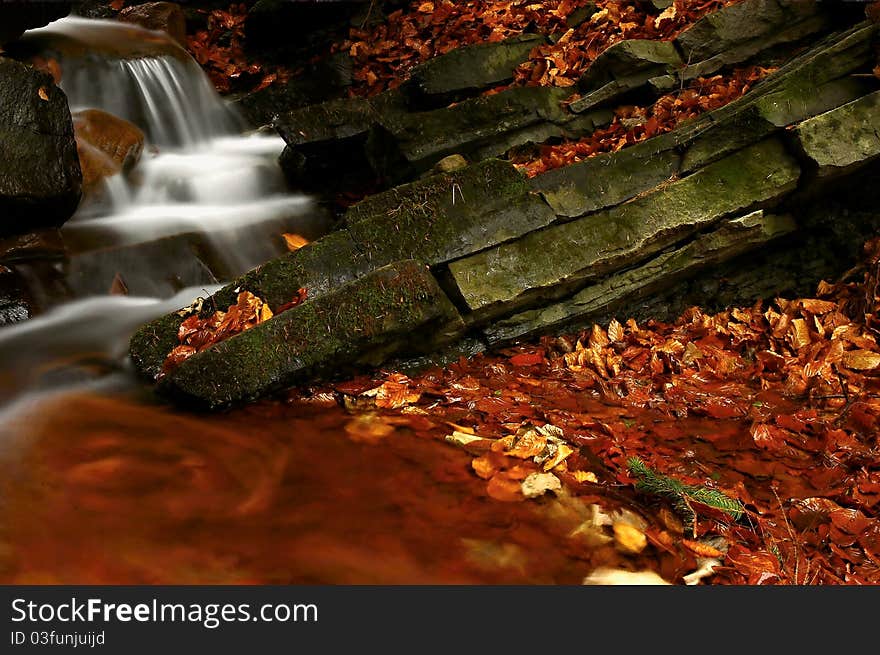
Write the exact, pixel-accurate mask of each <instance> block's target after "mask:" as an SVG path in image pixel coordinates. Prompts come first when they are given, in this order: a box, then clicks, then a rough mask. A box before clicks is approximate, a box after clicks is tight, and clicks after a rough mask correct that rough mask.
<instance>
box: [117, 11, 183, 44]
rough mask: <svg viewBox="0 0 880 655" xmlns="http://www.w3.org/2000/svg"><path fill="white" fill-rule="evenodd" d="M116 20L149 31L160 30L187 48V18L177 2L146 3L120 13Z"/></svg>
mask: <svg viewBox="0 0 880 655" xmlns="http://www.w3.org/2000/svg"><path fill="white" fill-rule="evenodd" d="M116 19H117V20H120V21H122V22H123V23H134V24H135V25H140V26H141V27H145V28H147V29H148V30H160V31H162V32H165V33H166V34H168V35H169V36H171V38H173V39H174V40H175V41H177V42H178V43H179V44H180V45H182V46H186V17H185V16H184V13H183V9H182V8H181V6H180V5H179V4H177V3H176V2H146V3H144V4H141V5H134V6H132V7H126V8H124V9H123V10H122V11H120V12H119V15H118V16H117V17H116Z"/></svg>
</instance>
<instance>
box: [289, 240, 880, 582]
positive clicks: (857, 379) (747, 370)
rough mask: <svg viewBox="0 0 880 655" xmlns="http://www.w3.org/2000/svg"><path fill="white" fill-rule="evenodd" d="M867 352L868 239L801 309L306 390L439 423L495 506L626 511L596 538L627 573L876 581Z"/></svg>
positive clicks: (875, 358)
mask: <svg viewBox="0 0 880 655" xmlns="http://www.w3.org/2000/svg"><path fill="white" fill-rule="evenodd" d="M878 338H880V238H876V239H874V240H872V241H870V242H869V243H868V244H867V245H866V247H865V257H864V262H863V263H862V264H861V265H860V266H859V267H857V268H855V269H853V270H852V271H850V272H849V273H848V274H847V275H845V276H844V277H843V278H842V279H841V281H840V282H838V283H835V284H831V283H828V282H825V281H823V282H821V283H820V284H819V286H818V289H817V293H816V296H815V297H813V298H795V299H785V298H777V299H775V300H774V301H773V302H772V303H768V304H766V306H765V303H762V302H756V303H755V304H754V305H753V306H751V307H743V308H732V309H729V310H727V311H723V312H720V313H717V314H713V315H709V314H706V313H704V312H702V311H701V310H700V309H698V308H691V309H689V310H688V311H687V312H685V313H684V314H683V315H682V316H681V317H680V318H679V319H678V320H676V321H675V322H673V323H665V322H660V321H647V322H645V323H644V324H643V325H639V324H638V323H637V322H636V321H634V320H632V319H630V320H627V321H626V322H625V323H621V322H619V321H617V320H612V321H610V322H609V323H608V325H607V326H605V327H602V326H599V325H594V326H592V328H591V329H589V330H585V331H583V332H581V333H579V334H573V335H562V336H558V337H545V338H543V339H541V340H540V341H539V342H536V343H531V344H527V345H522V346H517V347H513V348H510V349H507V350H504V351H502V352H500V353H497V354H493V355H478V356H475V357H473V358H471V359H464V358H462V359H461V360H460V361H459V362H458V363H456V364H454V365H452V366H449V367H447V368H445V369H434V370H431V371H428V372H426V373H424V374H422V375H420V376H418V377H414V378H409V377H407V376H404V375H402V374H399V373H397V374H392V375H385V376H379V377H378V378H375V379H372V378H361V379H356V380H350V381H347V382H344V383H339V384H336V385H334V386H333V387H332V388H331V389H329V390H328V389H323V390H321V389H319V390H317V391H315V390H312V392H311V393H312V394H317V395H322V394H323V395H327V394H328V393H332V394H336V395H337V396H340V395H341V397H342V398H343V400H344V402H345V404H346V405H347V406H349V407H350V408H352V409H358V410H362V409H363V407H364V406H370V407H372V408H373V410H374V411H375V410H379V411H382V412H386V413H394V414H395V415H396V416H398V417H402V416H407V415H408V416H421V417H425V418H428V417H430V419H431V420H434V421H445V422H446V425H447V426H449V427H448V428H447V430H446V431H445V434H446V437H445V438H446V440H447V441H448V442H450V443H453V444H455V445H457V446H459V447H461V448H464V449H465V450H467V451H468V452H469V453H471V454H472V456H473V460H472V463H471V467H472V469H473V472H474V475H476V476H478V477H480V478H483V479H484V480H486V481H487V482H486V484H487V487H486V489H487V493H488V495H489V496H491V497H492V498H494V499H496V500H498V501H505V502H526V501H528V502H538V503H544V502H546V501H547V498H548V497H552V496H554V495H556V496H559V497H561V498H571V497H574V498H577V499H580V500H582V501H584V502H588V501H589V502H596V503H600V504H603V505H607V504H608V503H615V504H616V505H617V506H618V507H621V506H622V507H624V508H626V510H627V511H629V512H630V513H631V514H632V515H634V516H637V517H638V521H636V520H634V519H633V520H627V521H625V522H624V523H626V526H623V525H619V526H618V523H620V521H617V522H614V524H613V525H611V526H609V528H608V529H611V528H613V539H614V541H615V543H616V545H617V549H618V551H620V552H622V553H624V554H625V555H626V556H627V557H629V558H630V562H631V568H638V567H642V568H644V567H651V566H657V562H659V561H661V559H662V560H663V561H667V562H668V561H670V558H671V560H672V561H673V562H675V563H674V564H673V565H671V568H669V567H667V568H666V570H665V572H664V573H665V576H666V579H667V580H671V581H673V582H680V581H681V580H682V579H683V578H684V577H686V576H687V575H690V576H691V577H690V578H689V580H690V582H692V583H696V582H699V581H700V580H707V581H709V582H711V583H713V584H808V583H809V584H862V583H874V584H876V583H880V518H878V512H877V510H878V507H880V442H878V438H880V430H878V425H880V344H878ZM295 393H299V394H301V393H303V392H302V391H299V392H295ZM450 428H451V430H450ZM450 431H451V434H450ZM634 462H638V464H634ZM683 502H684V504H685V505H686V508H685V509H686V510H687V511H682V510H683V507H682V503H683ZM610 538H612V537H609V539H610ZM688 571H691V572H692V573H687V572H688Z"/></svg>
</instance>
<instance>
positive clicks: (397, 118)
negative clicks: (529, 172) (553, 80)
mask: <svg viewBox="0 0 880 655" xmlns="http://www.w3.org/2000/svg"><path fill="white" fill-rule="evenodd" d="M569 95H571V89H559V88H552V87H514V88H510V89H508V90H506V91H502V92H501V93H496V94H494V95H490V96H479V97H476V98H470V99H468V100H465V101H463V102H460V103H459V104H456V105H454V106H452V107H446V108H443V109H435V110H433V111H425V112H415V113H403V112H394V113H386V114H385V115H383V116H382V127H383V128H384V129H385V130H386V131H387V132H388V134H389V137H390V139H391V140H392V141H393V143H394V146H395V147H396V149H397V150H398V151H399V152H400V154H401V155H402V157H403V159H404V160H405V161H406V162H408V163H409V164H410V165H411V166H412V167H413V169H414V170H416V171H417V172H422V171H426V170H428V169H430V168H431V166H433V165H434V164H435V163H437V162H438V161H439V160H441V159H443V157H446V156H447V155H450V154H454V153H457V154H461V155H464V156H466V157H468V156H472V157H473V158H475V159H480V158H486V157H492V156H497V155H500V154H502V153H504V152H505V151H507V150H508V149H509V148H511V147H512V146H514V145H519V144H522V143H525V142H526V141H528V140H530V137H531V135H528V136H526V137H523V134H524V132H523V131H524V130H526V129H528V128H534V127H536V126H538V127H549V128H550V132H549V133H550V134H555V135H556V136H562V135H565V134H567V133H568V132H567V131H566V129H565V124H566V123H568V122H570V121H571V120H572V119H573V118H574V117H573V115H570V114H569V113H568V112H566V111H565V110H564V109H563V108H562V107H561V105H560V102H561V101H562V100H563V99H565V98H566V97H568V96H569ZM511 135H513V136H515V138H513V139H510V138H508V137H509V136H511ZM542 136H543V138H546V136H547V135H546V134H544V135H542ZM475 153H479V154H475Z"/></svg>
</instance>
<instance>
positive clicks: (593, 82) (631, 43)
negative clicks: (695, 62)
mask: <svg viewBox="0 0 880 655" xmlns="http://www.w3.org/2000/svg"><path fill="white" fill-rule="evenodd" d="M683 66H684V62H682V60H681V57H680V56H679V54H678V50H676V48H675V44H673V43H672V42H671V41H650V40H647V39H627V40H625V41H618V42H617V43H615V44H614V45H612V46H610V47H608V48H606V49H605V50H604V51H603V52H602V54H600V55H599V56H598V57H597V58H596V60H595V61H594V62H593V63H592V64H590V67H589V68H588V69H587V71H586V72H585V73H584V74H583V75H582V76H581V79H580V80H579V86H580V88H581V90H583V91H592V90H595V89H598V88H599V87H601V86H604V85H605V84H608V83H609V82H612V81H614V80H621V79H627V78H629V77H631V76H634V75H636V74H640V75H645V74H647V73H649V72H650V75H649V76H648V77H655V76H657V75H663V74H666V73H671V72H673V71H675V70H677V69H679V68H681V67H683ZM645 79H648V78H645Z"/></svg>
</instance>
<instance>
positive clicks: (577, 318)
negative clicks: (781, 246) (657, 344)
mask: <svg viewBox="0 0 880 655" xmlns="http://www.w3.org/2000/svg"><path fill="white" fill-rule="evenodd" d="M795 227H796V226H795V223H794V220H793V219H792V218H791V217H790V216H777V215H773V214H765V213H764V211H763V210H758V211H756V212H752V213H750V214H748V215H746V216H742V217H739V218H734V219H730V220H727V221H724V222H722V223H721V224H720V225H719V226H718V228H716V229H715V230H713V231H711V232H709V233H707V234H704V235H699V236H697V237H696V238H695V239H694V240H693V241H691V242H689V243H687V244H685V245H684V246H682V247H679V248H675V249H673V250H669V251H667V252H663V253H661V254H660V255H658V256H656V257H654V258H653V259H651V260H650V261H648V262H647V263H645V264H642V265H641V266H638V267H636V268H632V269H629V270H625V271H622V272H620V273H616V274H614V275H611V276H609V277H607V278H605V279H604V280H602V281H600V282H598V283H596V284H594V285H591V286H588V287H586V288H584V289H582V290H581V291H579V292H577V293H576V294H574V295H573V296H571V297H570V298H567V299H565V300H562V301H560V302H558V303H555V304H552V305H549V306H547V307H542V308H540V309H533V310H528V311H525V312H520V313H518V314H514V315H513V316H509V317H506V318H503V319H500V320H498V321H496V322H494V323H493V324H492V325H491V326H488V327H487V328H485V330H484V334H485V338H486V341H487V343H488V344H489V345H490V346H498V345H502V344H506V343H509V342H513V341H516V340H518V339H523V338H530V337H536V336H540V335H543V334H554V333H556V334H558V333H560V332H563V331H570V330H576V329H580V328H582V327H584V326H587V325H589V324H590V323H591V322H593V321H596V320H600V319H604V318H605V317H607V316H610V315H612V314H613V313H614V312H616V311H618V310H626V308H627V307H629V306H630V305H631V304H633V303H635V302H637V301H639V300H640V299H642V298H646V297H648V296H651V295H653V294H656V293H657V292H659V291H661V290H663V289H666V288H669V287H671V286H672V285H674V284H676V283H677V282H679V281H681V280H683V279H687V278H689V277H692V276H694V275H696V274H697V273H698V272H700V271H702V270H704V269H706V268H708V267H710V266H716V265H718V264H720V263H722V262H725V261H728V260H730V259H732V258H733V257H736V256H738V255H741V254H743V253H745V252H749V251H751V250H754V249H757V248H760V247H761V246H762V245H764V244H766V243H768V242H769V241H772V240H774V239H776V238H778V237H781V236H783V235H785V234H789V233H791V232H793V231H794V230H795ZM627 316H629V314H627Z"/></svg>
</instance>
